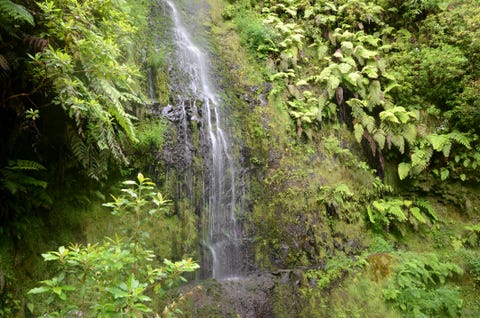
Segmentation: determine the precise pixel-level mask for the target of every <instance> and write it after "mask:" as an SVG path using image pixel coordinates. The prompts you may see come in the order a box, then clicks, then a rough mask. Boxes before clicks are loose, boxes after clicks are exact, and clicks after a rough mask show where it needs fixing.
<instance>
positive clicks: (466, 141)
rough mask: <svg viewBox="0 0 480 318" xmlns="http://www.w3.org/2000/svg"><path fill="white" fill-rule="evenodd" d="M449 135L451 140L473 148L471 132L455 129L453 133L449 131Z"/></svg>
mask: <svg viewBox="0 0 480 318" xmlns="http://www.w3.org/2000/svg"><path fill="white" fill-rule="evenodd" d="M447 136H448V138H450V139H451V140H454V141H455V142H457V143H459V144H461V145H463V146H464V147H465V148H467V149H472V146H470V142H471V141H472V138H471V137H470V135H469V134H466V133H462V132H459V131H457V130H454V131H452V132H451V133H449V134H448V135H447Z"/></svg>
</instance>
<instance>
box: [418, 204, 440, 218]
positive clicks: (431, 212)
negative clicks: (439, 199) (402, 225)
mask: <svg viewBox="0 0 480 318" xmlns="http://www.w3.org/2000/svg"><path fill="white" fill-rule="evenodd" d="M415 205H416V206H418V207H420V208H421V209H422V211H423V213H425V214H426V215H427V216H428V217H429V218H430V219H432V220H433V221H438V217H437V213H436V212H435V209H434V208H433V206H432V204H431V203H430V202H429V201H427V200H421V199H419V200H416V201H415Z"/></svg>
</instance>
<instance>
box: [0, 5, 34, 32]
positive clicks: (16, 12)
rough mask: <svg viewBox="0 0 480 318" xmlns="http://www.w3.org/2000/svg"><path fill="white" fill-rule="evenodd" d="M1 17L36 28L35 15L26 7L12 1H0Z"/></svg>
mask: <svg viewBox="0 0 480 318" xmlns="http://www.w3.org/2000/svg"><path fill="white" fill-rule="evenodd" d="M0 16H1V17H2V18H3V20H7V21H12V20H13V21H15V22H21V23H28V24H30V25H32V26H35V21H34V19H33V15H32V14H31V13H30V12H29V11H28V10H27V9H26V8H25V7H24V6H22V5H19V4H16V3H14V2H12V1H10V0H0Z"/></svg>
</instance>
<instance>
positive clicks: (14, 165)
mask: <svg viewBox="0 0 480 318" xmlns="http://www.w3.org/2000/svg"><path fill="white" fill-rule="evenodd" d="M7 168H8V169H10V170H36V171H38V170H47V169H46V168H45V167H44V166H43V165H41V164H40V163H38V162H36V161H31V160H21V159H18V160H15V161H10V162H9V165H8V167H7Z"/></svg>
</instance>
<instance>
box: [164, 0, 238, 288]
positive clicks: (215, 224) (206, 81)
mask: <svg viewBox="0 0 480 318" xmlns="http://www.w3.org/2000/svg"><path fill="white" fill-rule="evenodd" d="M164 4H165V5H166V9H168V10H169V11H170V12H169V13H170V15H171V18H172V22H173V34H174V43H175V50H174V52H175V54H174V56H173V58H172V61H171V63H174V64H175V66H173V68H175V69H176V72H178V73H179V75H177V78H179V80H178V81H179V83H177V87H176V89H174V90H172V94H173V95H174V96H173V97H172V98H171V100H173V101H174V102H172V104H173V105H169V106H167V107H166V108H165V109H164V113H166V112H167V113H168V112H169V111H171V110H172V109H174V108H177V112H176V113H177V114H179V116H180V117H181V119H180V120H178V122H179V124H178V125H177V129H180V130H184V132H179V134H180V135H183V136H188V133H187V131H188V129H189V121H197V122H199V125H198V126H199V129H200V143H201V145H202V156H203V161H204V171H203V176H204V177H203V185H202V187H203V208H202V211H201V220H202V222H201V233H202V241H203V242H202V243H203V244H202V245H203V252H202V254H203V257H202V258H203V259H202V264H203V266H207V267H209V268H210V269H211V272H210V275H211V276H212V277H213V278H216V279H232V278H236V277H239V276H242V275H243V274H245V268H246V267H245V265H244V264H245V262H246V255H245V249H246V247H245V244H244V238H243V236H242V235H243V234H242V226H241V224H240V222H238V221H237V217H236V212H238V213H240V212H241V211H240V210H241V209H242V199H241V197H242V193H241V190H240V187H239V184H240V179H241V178H240V173H239V169H238V162H237V160H236V157H237V156H236V155H235V147H234V143H233V138H232V136H231V133H230V132H229V129H228V122H227V121H226V119H225V116H224V114H223V113H222V112H223V109H222V107H221V106H222V100H221V98H220V97H219V92H218V90H217V88H216V87H215V85H214V83H213V81H212V80H211V77H210V74H209V72H210V69H209V67H208V62H209V60H208V56H207V55H206V54H205V53H204V52H203V51H202V49H201V48H200V46H198V45H197V44H196V43H194V41H193V40H192V35H191V33H190V32H189V31H188V29H187V27H186V26H185V24H184V23H183V21H182V18H181V15H180V12H179V11H178V10H177V8H176V6H175V4H174V3H173V2H172V1H169V0H165V1H164ZM180 78H181V79H180ZM184 139H185V140H184V141H183V144H184V145H185V150H184V151H185V154H188V153H190V152H191V149H192V142H191V141H189V140H188V138H187V137H185V138H184ZM187 157H188V155H187ZM187 161H188V160H187ZM186 164H189V163H188V162H187V163H186ZM237 210H238V211H237Z"/></svg>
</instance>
